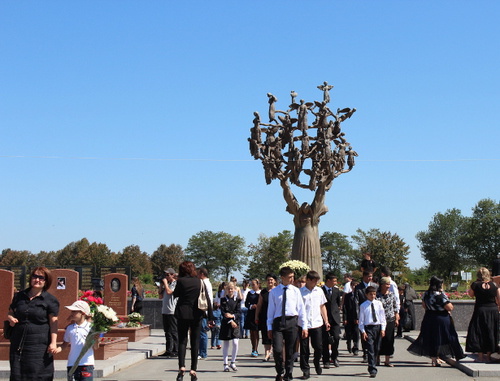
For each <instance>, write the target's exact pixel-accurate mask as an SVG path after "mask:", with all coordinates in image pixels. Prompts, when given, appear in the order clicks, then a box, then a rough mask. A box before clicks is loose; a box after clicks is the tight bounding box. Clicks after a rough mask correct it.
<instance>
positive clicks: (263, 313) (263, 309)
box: [255, 274, 278, 362]
mask: <svg viewBox="0 0 500 381" xmlns="http://www.w3.org/2000/svg"><path fill="white" fill-rule="evenodd" d="M266 283H267V287H266V288H265V289H263V290H262V291H261V292H260V294H259V301H258V303H257V308H256V309H255V324H257V326H258V327H259V330H260V332H261V334H262V344H263V345H264V349H265V351H266V353H265V355H264V359H263V360H262V361H264V362H266V361H269V358H270V357H271V353H272V341H271V339H269V337H268V336H267V307H268V305H269V291H271V290H272V289H273V288H274V287H276V286H277V285H278V277H277V276H276V275H274V274H267V275H266Z"/></svg>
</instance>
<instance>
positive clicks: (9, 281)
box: [0, 269, 14, 343]
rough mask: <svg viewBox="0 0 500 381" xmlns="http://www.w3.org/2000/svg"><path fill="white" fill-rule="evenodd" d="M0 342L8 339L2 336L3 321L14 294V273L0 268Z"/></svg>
mask: <svg viewBox="0 0 500 381" xmlns="http://www.w3.org/2000/svg"><path fill="white" fill-rule="evenodd" d="M0 295H2V297H1V298H0V316H1V319H0V323H2V324H1V326H0V342H7V343H9V340H6V339H4V337H3V321H4V320H5V319H7V313H8V312H9V306H10V304H11V303H12V298H13V296H14V273H13V272H12V271H8V270H1V269H0Z"/></svg>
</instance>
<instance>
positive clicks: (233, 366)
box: [229, 362, 238, 372]
mask: <svg viewBox="0 0 500 381" xmlns="http://www.w3.org/2000/svg"><path fill="white" fill-rule="evenodd" d="M229 367H230V368H231V369H232V370H234V371H235V372H237V371H238V368H237V367H236V364H235V363H234V362H232V363H231V365H229Z"/></svg>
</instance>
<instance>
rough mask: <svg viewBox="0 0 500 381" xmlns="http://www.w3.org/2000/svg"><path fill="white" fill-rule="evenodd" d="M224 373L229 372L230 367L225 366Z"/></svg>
mask: <svg viewBox="0 0 500 381" xmlns="http://www.w3.org/2000/svg"><path fill="white" fill-rule="evenodd" d="M224 372H229V367H228V366H227V364H226V365H224Z"/></svg>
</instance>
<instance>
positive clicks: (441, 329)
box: [408, 276, 465, 366]
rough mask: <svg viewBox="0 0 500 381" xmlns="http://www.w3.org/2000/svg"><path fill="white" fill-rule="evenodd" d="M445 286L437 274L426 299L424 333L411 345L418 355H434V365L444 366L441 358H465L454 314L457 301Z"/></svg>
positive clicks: (423, 302) (425, 296) (424, 298)
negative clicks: (451, 314)
mask: <svg viewBox="0 0 500 381" xmlns="http://www.w3.org/2000/svg"><path fill="white" fill-rule="evenodd" d="M442 289H443V280H442V279H439V278H438V277H436V276H433V277H432V278H431V280H430V282H429V289H428V290H427V291H426V292H425V293H424V297H423V300H422V307H424V309H425V315H424V319H423V320H422V326H421V327H420V334H419V335H418V338H417V339H416V340H415V341H414V342H413V343H412V344H411V345H410V346H409V347H408V351H409V352H411V353H413V354H414V355H417V356H427V357H430V358H431V360H432V366H441V364H440V363H439V362H438V357H439V358H443V359H444V358H449V357H454V358H455V359H456V360H457V361H458V360H460V359H463V358H464V357H465V355H464V352H463V350H462V347H461V346H460V343H459V342H458V335H457V331H456V330H455V326H454V325H453V321H452V319H451V316H450V312H451V311H453V304H451V302H450V300H449V299H448V297H447V296H446V295H445V294H444V293H443V291H442Z"/></svg>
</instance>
